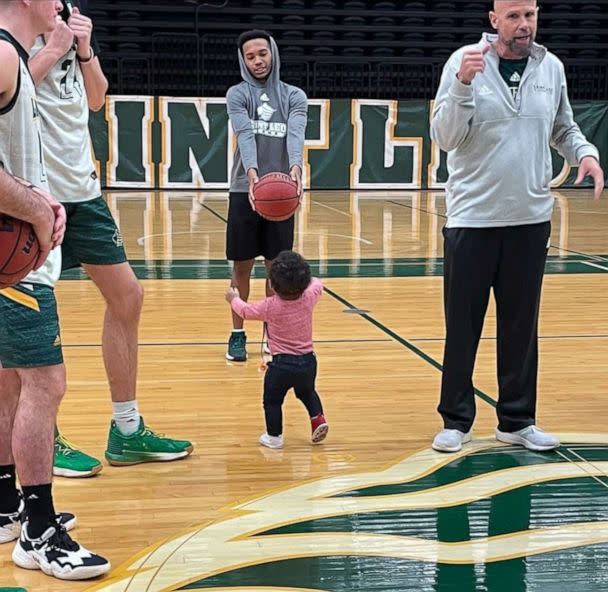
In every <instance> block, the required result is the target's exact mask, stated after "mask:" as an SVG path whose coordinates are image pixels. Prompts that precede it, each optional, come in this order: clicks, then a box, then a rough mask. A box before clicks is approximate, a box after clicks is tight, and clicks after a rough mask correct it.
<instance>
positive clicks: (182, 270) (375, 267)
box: [61, 255, 608, 280]
mask: <svg viewBox="0 0 608 592" xmlns="http://www.w3.org/2000/svg"><path fill="white" fill-rule="evenodd" d="M600 257H601V256H599V255H598V256H597V257H596V259H595V260H582V259H581V258H580V257H575V256H568V257H558V256H551V257H549V258H548V259H547V265H546V267H545V273H547V274H602V273H604V274H605V273H608V265H600V264H599V263H598V261H600V260H601V258H600ZM309 263H310V266H311V269H312V272H313V274H314V275H318V276H320V277H327V278H396V277H441V276H442V275H443V259H441V258H438V257H429V258H424V257H411V258H410V257H398V258H395V259H381V258H370V259H361V260H359V259H328V260H318V259H311V260H309ZM131 266H132V267H133V269H134V270H135V273H136V275H137V277H138V278H139V279H141V280H150V279H159V280H162V279H179V280H203V279H211V280H212V279H225V280H227V279H228V278H230V276H231V274H232V269H231V267H230V265H229V263H228V262H227V261H226V260H225V259H175V260H173V259H150V260H148V261H146V260H142V259H134V260H132V261H131ZM265 275H266V270H265V268H264V266H263V265H262V263H261V262H258V263H256V265H255V266H254V268H253V277H255V278H259V279H262V278H264V277H265ZM86 278H87V275H86V274H85V273H84V271H83V270H82V269H80V268H77V269H70V270H68V271H65V272H64V273H63V274H62V276H61V279H63V280H82V279H86Z"/></svg>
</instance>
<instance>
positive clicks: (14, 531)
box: [0, 492, 76, 590]
mask: <svg viewBox="0 0 608 592" xmlns="http://www.w3.org/2000/svg"><path fill="white" fill-rule="evenodd" d="M24 519H25V503H24V501H23V496H22V494H21V492H19V508H17V511H16V512H13V513H12V514H0V544H3V543H10V542H11V541H14V540H16V539H18V538H19V535H20V534H21V521H22V520H24ZM56 519H57V522H58V523H59V524H61V525H62V526H63V527H64V528H65V529H66V530H72V528H74V526H76V516H74V514H70V513H68V512H60V513H58V514H57V516H56ZM0 590H1V589H0Z"/></svg>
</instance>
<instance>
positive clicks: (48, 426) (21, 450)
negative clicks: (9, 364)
mask: <svg viewBox="0 0 608 592" xmlns="http://www.w3.org/2000/svg"><path fill="white" fill-rule="evenodd" d="M17 373H18V374H19V379H20V380H21V392H20V396H19V403H18V405H17V410H16V413H15V421H14V424H13V435H12V449H13V455H14V457H15V464H16V467H17V474H18V476H19V482H20V484H21V488H22V490H23V495H24V498H25V508H26V513H27V519H28V521H29V524H30V527H29V528H30V529H29V532H30V535H31V536H32V537H34V538H38V537H39V536H40V535H41V534H42V533H43V532H44V531H45V530H46V529H47V528H48V526H49V524H51V523H52V522H53V521H54V520H55V509H54V507H53V499H52V495H51V481H52V472H53V440H54V436H55V421H56V419H57V411H58V409H59V403H60V402H61V399H62V397H63V394H64V393H65V366H64V365H63V364H58V365H54V366H45V367H42V368H27V369H19V370H17Z"/></svg>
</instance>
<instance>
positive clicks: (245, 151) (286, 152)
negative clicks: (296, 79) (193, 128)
mask: <svg viewBox="0 0 608 592" xmlns="http://www.w3.org/2000/svg"><path fill="white" fill-rule="evenodd" d="M270 48H271V53H272V70H271V71H270V74H269V76H268V78H267V79H266V80H265V81H263V80H258V79H257V78H255V77H254V76H253V75H252V74H251V73H250V72H249V70H247V66H246V65H245V60H244V59H243V56H242V55H241V52H240V51H239V50H237V51H238V54H239V63H240V66H241V76H242V78H243V82H241V83H240V84H237V85H236V86H233V87H232V88H230V89H229V90H228V93H227V94H226V102H227V106H228V116H229V117H230V123H231V124H232V128H233V129H234V132H235V134H236V136H237V140H238V147H237V149H236V154H235V156H234V164H233V167H232V173H231V176H230V191H235V192H236V191H248V190H249V181H248V179H247V171H248V170H249V169H250V168H254V169H257V171H258V175H259V176H260V177H261V176H262V175H265V174H266V173H272V172H281V173H288V172H289V170H290V169H291V167H292V166H294V165H298V166H299V167H300V168H302V156H303V152H304V132H305V131H306V122H307V118H308V101H307V98H306V94H305V93H304V91H303V90H301V89H299V88H297V87H295V86H291V85H289V84H285V83H284V82H281V81H280V80H279V74H280V69H281V60H280V58H279V50H278V48H277V45H276V43H275V41H274V39H273V38H272V37H271V39H270Z"/></svg>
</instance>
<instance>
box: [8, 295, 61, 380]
mask: <svg viewBox="0 0 608 592" xmlns="http://www.w3.org/2000/svg"><path fill="white" fill-rule="evenodd" d="M0 363H1V364H2V367H3V368H41V367H43V366H55V365H57V364H62V363H63V352H62V351H61V335H60V332H59V318H58V317H57V303H56V301H55V292H54V290H53V288H51V287H49V286H43V285H41V284H18V285H17V286H15V287H13V288H5V289H4V290H0Z"/></svg>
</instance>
